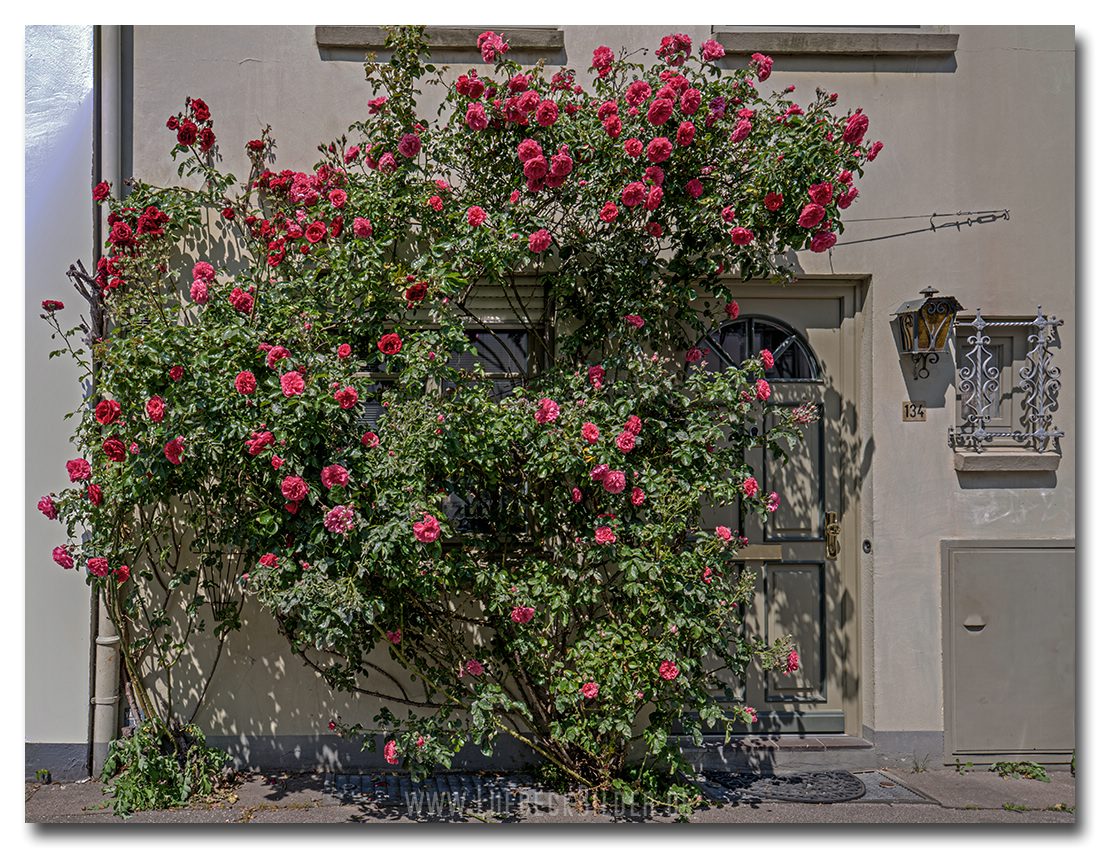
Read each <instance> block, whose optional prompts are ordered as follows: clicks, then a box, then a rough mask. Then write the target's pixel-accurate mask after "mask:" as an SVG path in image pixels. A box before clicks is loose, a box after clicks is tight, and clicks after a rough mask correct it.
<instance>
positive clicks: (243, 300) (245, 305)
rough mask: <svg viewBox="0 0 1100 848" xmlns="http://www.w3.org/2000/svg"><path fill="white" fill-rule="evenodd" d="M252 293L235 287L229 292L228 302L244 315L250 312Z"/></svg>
mask: <svg viewBox="0 0 1100 848" xmlns="http://www.w3.org/2000/svg"><path fill="white" fill-rule="evenodd" d="M252 302H253V301H252V295H250V294H249V293H248V292H245V291H241V289H240V288H239V287H238V288H235V289H233V291H231V292H230V293H229V303H230V305H231V306H232V307H233V308H234V309H236V310H237V311H238V312H240V313H242V314H244V315H251V314H252Z"/></svg>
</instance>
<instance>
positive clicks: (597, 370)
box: [588, 365, 607, 389]
mask: <svg viewBox="0 0 1100 848" xmlns="http://www.w3.org/2000/svg"><path fill="white" fill-rule="evenodd" d="M606 376H607V372H606V371H605V370H604V368H603V366H602V365H590V366H588V382H589V383H591V384H592V388H594V389H599V388H602V387H603V378H604V377H606Z"/></svg>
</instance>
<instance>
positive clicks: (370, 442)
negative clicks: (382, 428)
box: [359, 431, 381, 448]
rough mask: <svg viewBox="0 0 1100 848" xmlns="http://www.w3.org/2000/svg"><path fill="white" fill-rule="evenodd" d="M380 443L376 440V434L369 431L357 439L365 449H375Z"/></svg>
mask: <svg viewBox="0 0 1100 848" xmlns="http://www.w3.org/2000/svg"><path fill="white" fill-rule="evenodd" d="M380 441H381V439H379V438H378V434H377V433H372V432H370V431H368V432H366V433H364V434H363V436H362V438H361V439H359V443H360V444H362V445H363V447H365V448H376V447H378V443H379V442H380Z"/></svg>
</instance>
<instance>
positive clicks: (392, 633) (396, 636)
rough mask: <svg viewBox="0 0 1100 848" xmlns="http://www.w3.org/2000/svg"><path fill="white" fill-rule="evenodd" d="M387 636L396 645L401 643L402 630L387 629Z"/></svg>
mask: <svg viewBox="0 0 1100 848" xmlns="http://www.w3.org/2000/svg"><path fill="white" fill-rule="evenodd" d="M386 638H387V639H389V641H390V642H391V643H393V644H394V645H400V644H401V631H400V630H387V631H386Z"/></svg>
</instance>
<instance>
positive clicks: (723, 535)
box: [714, 524, 733, 542]
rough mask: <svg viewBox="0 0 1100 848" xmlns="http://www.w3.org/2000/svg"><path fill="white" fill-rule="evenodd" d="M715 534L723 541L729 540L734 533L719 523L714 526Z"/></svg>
mask: <svg viewBox="0 0 1100 848" xmlns="http://www.w3.org/2000/svg"><path fill="white" fill-rule="evenodd" d="M714 535H715V536H717V537H718V538H719V539H721V540H722V541H723V542H728V541H730V540H731V539H732V538H733V533H732V532H731V531H730V529H729V528H728V527H726V526H725V525H724V524H719V525H718V526H717V527H715V528H714Z"/></svg>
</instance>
